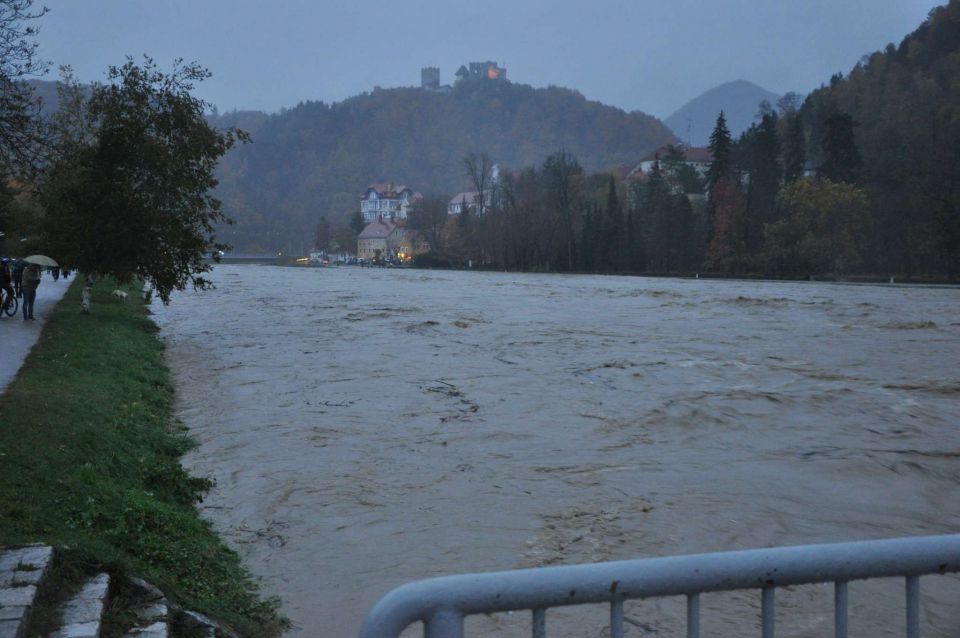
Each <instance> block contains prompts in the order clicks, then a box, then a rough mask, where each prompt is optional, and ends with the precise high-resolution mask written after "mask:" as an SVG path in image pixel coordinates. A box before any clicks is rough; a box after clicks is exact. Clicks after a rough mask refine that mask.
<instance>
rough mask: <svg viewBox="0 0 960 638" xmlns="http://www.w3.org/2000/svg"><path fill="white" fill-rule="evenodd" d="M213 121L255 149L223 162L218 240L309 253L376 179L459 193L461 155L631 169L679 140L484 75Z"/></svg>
mask: <svg viewBox="0 0 960 638" xmlns="http://www.w3.org/2000/svg"><path fill="white" fill-rule="evenodd" d="M241 116H242V117H241ZM214 120H215V123H216V124H217V125H220V126H231V125H237V126H240V127H241V128H243V127H244V125H247V127H248V128H252V129H254V130H252V131H251V132H252V136H253V142H252V143H250V144H247V145H245V146H243V147H242V148H240V149H238V150H235V151H233V152H231V153H230V154H229V155H228V156H227V157H226V158H225V159H224V160H223V162H222V166H221V185H220V189H219V196H220V197H221V198H222V199H223V201H224V205H225V209H226V211H227V213H228V215H229V216H231V217H232V218H233V219H234V220H235V221H236V224H235V225H233V226H231V227H228V228H224V229H222V231H221V235H222V236H223V238H224V239H225V240H227V241H228V242H230V243H232V244H233V245H234V246H235V247H236V248H238V249H243V250H261V249H262V250H293V251H300V250H303V249H304V248H309V238H310V237H311V236H312V230H313V228H314V226H315V225H316V223H317V220H318V219H319V218H320V216H322V215H325V216H326V217H327V219H328V220H330V221H331V222H332V223H334V224H338V223H341V222H343V221H345V220H346V219H347V218H348V216H349V215H350V213H351V212H352V211H353V210H354V209H356V208H357V207H358V206H359V197H360V195H361V193H362V191H363V190H364V189H365V188H366V186H367V185H368V184H370V183H373V182H387V181H394V182H397V183H403V184H407V185H409V186H411V187H412V188H414V189H415V190H418V191H420V192H422V193H424V194H428V193H436V194H455V193H457V192H460V191H463V190H467V186H468V183H467V180H466V177H465V173H464V169H463V164H462V160H463V158H464V156H466V155H467V154H468V153H486V154H487V155H489V156H490V157H491V158H492V160H493V161H494V162H496V163H497V164H499V165H500V166H501V167H502V168H508V169H509V168H521V167H525V166H533V165H537V164H539V163H541V162H542V161H543V159H544V157H546V156H547V155H549V154H550V153H553V152H556V151H558V150H560V149H564V150H566V151H567V152H569V153H571V154H573V155H574V156H576V158H577V159H578V160H579V162H580V163H581V165H582V166H583V167H584V168H585V169H587V170H603V169H606V168H612V167H616V166H621V165H628V164H633V163H635V162H637V161H638V160H639V159H640V158H641V157H642V156H643V155H644V154H646V153H648V152H650V151H651V150H653V149H655V148H657V147H658V146H660V145H662V144H665V143H667V142H671V141H674V140H675V138H674V136H673V134H672V133H671V132H670V131H669V129H667V128H666V126H664V125H663V124H662V123H661V122H660V121H659V120H657V119H656V118H654V117H651V116H649V115H646V114H643V113H639V112H633V113H627V112H624V111H622V110H620V109H617V108H613V107H610V106H605V105H603V104H600V103H599V102H593V101H588V100H587V99H585V98H584V97H583V96H582V95H581V94H580V93H578V92H576V91H572V90H569V89H562V88H555V87H551V88H546V89H535V88H532V87H530V86H527V85H523V84H513V83H508V82H502V81H487V80H474V81H467V82H463V83H461V84H458V85H457V86H456V87H454V89H453V90H452V91H451V92H450V93H446V94H444V93H438V92H430V91H425V90H422V89H419V88H399V89H376V90H374V91H373V92H372V93H367V94H363V95H360V96H357V97H353V98H350V99H348V100H345V101H343V102H339V103H335V104H325V103H323V102H306V103H302V104H300V105H298V106H297V107H295V108H292V109H290V110H286V111H283V112H282V113H279V114H276V115H271V116H269V117H262V116H261V117H258V116H256V114H251V113H245V114H244V113H241V114H236V113H228V114H224V115H219V116H216V117H215V118H214ZM250 124H253V126H250Z"/></svg>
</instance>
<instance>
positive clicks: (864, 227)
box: [767, 178, 870, 274]
mask: <svg viewBox="0 0 960 638" xmlns="http://www.w3.org/2000/svg"><path fill="white" fill-rule="evenodd" d="M779 205H780V207H781V208H782V209H783V211H784V213H785V215H784V219H782V220H781V221H778V222H776V223H775V224H773V225H772V226H771V227H770V228H769V229H768V232H767V259H768V260H769V261H771V262H773V263H772V265H773V267H774V268H775V269H776V270H777V271H779V272H791V273H806V274H810V273H832V274H845V273H849V272H850V271H852V270H854V269H855V268H856V267H858V266H859V265H860V263H861V260H862V258H863V255H864V250H865V248H866V245H867V242H868V240H869V237H870V232H869V231H870V217H869V215H868V214H867V195H866V193H865V192H864V191H863V190H861V189H859V188H857V187H855V186H853V185H851V184H847V183H844V182H833V181H831V180H829V179H826V178H805V179H800V180H796V181H794V182H791V183H790V184H788V185H787V186H785V187H784V188H783V190H782V191H781V192H780V197H779Z"/></svg>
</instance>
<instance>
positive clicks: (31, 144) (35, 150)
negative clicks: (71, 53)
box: [0, 0, 47, 180]
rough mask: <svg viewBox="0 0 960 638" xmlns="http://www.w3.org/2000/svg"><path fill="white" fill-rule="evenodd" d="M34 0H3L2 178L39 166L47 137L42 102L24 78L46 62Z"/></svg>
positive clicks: (0, 62)
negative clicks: (40, 114)
mask: <svg viewBox="0 0 960 638" xmlns="http://www.w3.org/2000/svg"><path fill="white" fill-rule="evenodd" d="M46 12H47V9H46V7H43V8H41V9H34V8H33V0H0V179H3V180H5V179H7V178H9V177H10V176H11V175H17V174H22V173H24V172H29V170H30V169H33V168H36V163H37V161H38V156H39V154H40V150H41V147H42V141H43V139H44V135H43V129H42V126H41V122H40V121H39V119H38V118H37V117H36V115H37V111H38V109H39V104H38V103H37V102H36V101H35V100H34V98H33V92H32V90H31V89H30V87H29V86H28V85H27V83H26V82H25V80H26V79H27V78H28V77H30V76H34V75H40V74H42V73H44V72H45V71H46V69H47V64H46V63H45V62H44V61H42V60H40V59H39V58H38V57H37V43H36V42H34V41H33V38H34V36H35V35H36V33H37V28H36V27H35V26H33V21H34V20H36V19H37V18H40V17H41V16H43V14H45V13H46Z"/></svg>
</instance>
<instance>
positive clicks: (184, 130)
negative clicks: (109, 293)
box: [41, 58, 245, 303]
mask: <svg viewBox="0 0 960 638" xmlns="http://www.w3.org/2000/svg"><path fill="white" fill-rule="evenodd" d="M207 77H209V73H208V72H207V71H206V70H205V69H203V68H201V67H199V66H197V65H196V64H182V63H179V62H178V63H177V64H176V65H175V66H174V68H173V70H172V71H171V72H170V73H164V72H162V71H160V70H159V69H158V68H157V67H156V65H155V64H154V62H153V61H152V60H150V59H149V58H147V59H145V60H144V62H143V64H140V65H138V64H135V63H134V62H133V60H132V59H128V60H127V62H126V64H124V65H123V66H120V67H112V68H111V69H110V72H109V83H107V84H103V85H94V86H93V87H92V89H91V94H90V97H89V99H88V100H86V101H85V102H83V103H82V104H81V105H80V108H82V109H83V113H82V115H84V116H85V117H86V120H87V121H88V122H89V124H90V126H91V129H90V131H88V132H86V133H88V134H85V133H84V132H82V131H81V132H77V131H71V130H65V131H61V139H60V151H61V153H60V157H59V158H58V159H57V161H56V163H55V164H54V165H53V166H52V167H51V168H50V170H49V171H48V173H47V175H46V176H45V179H44V182H43V184H42V185H41V186H42V188H41V201H42V203H43V204H44V207H45V209H46V215H45V219H44V233H45V236H46V244H47V246H48V247H49V250H50V252H51V253H53V254H56V255H58V256H59V257H60V259H61V260H62V261H63V262H64V263H65V264H69V265H70V266H72V267H75V268H77V269H79V270H80V271H81V272H83V273H85V274H87V275H97V276H107V275H108V276H112V277H115V278H116V279H118V280H120V281H129V280H131V279H133V278H135V277H138V278H141V279H143V280H145V281H147V282H149V283H150V284H151V285H152V286H153V287H154V288H155V290H156V293H157V295H158V296H159V297H160V299H162V300H163V302H164V303H167V302H169V300H170V293H171V292H172V291H173V290H181V289H183V288H184V287H185V286H186V285H187V284H192V285H193V286H194V287H195V288H204V287H207V286H208V285H209V282H208V281H207V280H206V279H205V278H204V277H203V274H204V273H206V272H208V271H209V270H210V266H209V264H206V263H204V262H203V258H204V255H205V253H209V252H210V251H211V250H214V251H215V250H221V249H225V248H227V246H226V245H224V244H222V243H219V242H217V241H216V240H215V238H214V225H215V224H217V223H222V222H226V221H227V219H226V217H225V216H224V214H223V212H222V211H221V204H220V201H219V200H218V199H216V198H215V197H213V196H212V195H211V191H212V189H213V188H214V187H215V186H216V185H217V180H216V178H215V176H214V170H215V168H216V165H217V160H218V159H219V158H220V157H221V156H222V155H223V154H224V153H225V152H226V151H227V150H228V149H230V148H231V147H232V146H233V145H234V143H235V142H236V141H237V140H243V139H245V134H243V133H242V132H240V131H234V130H227V131H218V130H215V129H214V128H212V127H211V126H210V125H209V124H208V123H207V120H206V119H205V117H204V108H205V106H206V104H205V103H204V102H203V101H202V100H199V99H198V98H195V97H194V96H193V95H191V93H190V92H191V90H192V88H193V84H194V83H195V82H198V81H202V80H204V79H206V78H207Z"/></svg>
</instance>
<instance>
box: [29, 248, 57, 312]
mask: <svg viewBox="0 0 960 638" xmlns="http://www.w3.org/2000/svg"><path fill="white" fill-rule="evenodd" d="M23 261H24V262H26V264H27V268H26V270H24V271H23V283H22V284H21V288H22V289H23V290H22V292H23V320H24V321H26V320H27V319H30V320H31V321H32V320H33V302H34V301H36V300H37V286H39V285H40V266H47V267H48V268H53V267H54V266H59V265H60V264H58V263H57V262H55V261H54V260H52V259H50V258H49V257H47V256H46V255H30V256H29V257H24V259H23Z"/></svg>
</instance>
